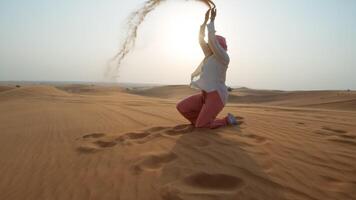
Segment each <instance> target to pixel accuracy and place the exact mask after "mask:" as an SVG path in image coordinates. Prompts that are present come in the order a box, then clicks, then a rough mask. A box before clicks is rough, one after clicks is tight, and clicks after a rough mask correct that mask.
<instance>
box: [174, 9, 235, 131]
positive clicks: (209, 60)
mask: <svg viewBox="0 0 356 200" xmlns="http://www.w3.org/2000/svg"><path fill="white" fill-rule="evenodd" d="M209 14H210V10H208V11H207V13H206V15H205V21H204V23H203V25H201V27H200V34H199V43H200V46H201V48H202V49H203V52H204V54H205V58H204V60H203V61H202V62H201V64H200V65H199V66H198V68H197V69H196V70H195V71H194V72H193V74H192V76H191V86H192V87H193V88H198V89H200V90H201V93H200V94H196V95H193V96H190V97H187V98H185V99H184V100H182V101H180V102H179V103H178V104H177V110H178V111H179V112H180V113H181V114H182V115H183V116H184V117H185V118H186V119H188V120H189V121H190V122H191V123H192V124H193V125H194V126H195V127H197V128H218V127H221V126H226V125H236V124H237V121H236V118H235V117H234V116H233V115H232V114H230V113H229V114H228V115H227V116H226V117H225V118H223V119H217V118H216V116H217V115H218V114H219V113H220V111H221V110H222V109H223V108H224V106H225V104H226V102H227V98H228V95H229V94H228V91H227V87H226V85H225V79H226V70H227V67H228V65H229V62H230V58H229V56H228V54H227V45H226V40H225V38H224V37H222V36H218V35H215V27H214V21H215V17H216V9H215V8H214V9H213V10H212V11H211V20H210V23H209V24H208V25H207V22H208V20H209ZM206 26H207V27H208V43H206V42H205V41H204V36H205V27H206ZM197 77H198V78H197Z"/></svg>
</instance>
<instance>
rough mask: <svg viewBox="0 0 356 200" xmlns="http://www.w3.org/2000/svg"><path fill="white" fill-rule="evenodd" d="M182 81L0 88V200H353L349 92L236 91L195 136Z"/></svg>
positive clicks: (353, 111) (355, 125) (354, 144)
mask: <svg viewBox="0 0 356 200" xmlns="http://www.w3.org/2000/svg"><path fill="white" fill-rule="evenodd" d="M196 92H197V91H195V90H192V89H190V88H189V87H188V86H184V85H174V86H157V87H145V88H141V87H130V88H125V87H119V86H117V85H111V86H109V85H105V86H104V85H100V84H57V85H56V84H25V85H23V84H20V85H18V86H17V87H16V84H9V83H3V84H1V86H0V113H1V114H0V137H1V139H0V177H1V178H0V199H4V200H5V199H6V200H13V199H31V200H32V199H33V200H39V199H66V200H68V199H85V200H87V199H105V200H110V199H121V200H134V199H137V200H159V199H162V200H190V199H192V200H193V199H194V200H215V199H221V200H232V199H234V200H236V199H249V200H252V199H254V200H257V199H261V200H268V199H270V200H276V199H290V200H297V199H303V200H304V199H305V200H317V199H323V200H353V199H356V92H355V91H276V90H254V89H249V88H236V89H233V90H232V91H231V93H230V97H229V103H228V104H227V106H226V107H225V108H224V110H223V112H222V113H221V115H220V116H221V117H222V116H224V115H226V113H228V112H231V113H233V114H235V115H236V116H238V118H239V120H240V122H241V123H242V124H241V125H239V126H231V127H226V128H220V129H213V130H210V129H196V128H193V127H192V126H190V125H189V124H187V122H186V120H185V119H184V118H183V117H182V116H181V115H179V114H178V112H177V111H176V108H175V105H176V103H177V101H179V100H180V99H181V98H183V97H185V96H187V95H190V94H194V93H196Z"/></svg>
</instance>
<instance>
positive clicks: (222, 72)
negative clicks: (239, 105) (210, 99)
mask: <svg viewBox="0 0 356 200" xmlns="http://www.w3.org/2000/svg"><path fill="white" fill-rule="evenodd" d="M207 27H208V40H209V42H208V44H207V43H206V42H205V41H204V32H205V31H204V30H205V27H204V26H202V27H201V29H202V28H203V29H204V30H201V32H200V33H203V34H200V38H199V42H200V46H201V47H202V49H203V52H204V54H205V58H204V60H203V61H202V62H201V63H200V65H199V66H198V67H197V69H196V70H195V71H194V72H193V73H192V75H191V78H192V80H191V83H190V85H191V87H193V88H197V89H201V90H204V91H206V92H212V91H214V90H217V92H218V93H219V95H220V97H221V99H222V101H223V103H224V105H225V104H226V102H227V98H228V96H229V93H228V91H227V87H226V85H225V79H226V70H227V67H228V65H229V62H230V58H229V56H228V54H227V52H226V51H225V50H224V49H223V48H222V47H221V46H220V44H219V43H218V41H217V39H216V36H215V32H216V31H215V26H214V22H210V23H209V24H208V25H207Z"/></svg>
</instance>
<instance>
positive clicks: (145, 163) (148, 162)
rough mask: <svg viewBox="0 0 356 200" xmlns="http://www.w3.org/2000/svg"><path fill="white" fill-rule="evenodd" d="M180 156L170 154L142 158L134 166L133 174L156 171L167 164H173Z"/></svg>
mask: <svg viewBox="0 0 356 200" xmlns="http://www.w3.org/2000/svg"><path fill="white" fill-rule="evenodd" d="M177 158H178V156H177V155H176V154H174V153H172V152H170V153H151V154H147V155H144V156H142V158H141V159H140V160H139V161H138V162H137V163H136V164H135V165H133V166H132V168H131V169H132V172H133V173H134V174H139V173H141V172H142V171H156V170H158V169H161V168H162V167H163V166H164V165H165V164H167V163H170V162H173V161H174V160H176V159H177Z"/></svg>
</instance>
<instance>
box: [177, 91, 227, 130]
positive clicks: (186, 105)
mask: <svg viewBox="0 0 356 200" xmlns="http://www.w3.org/2000/svg"><path fill="white" fill-rule="evenodd" d="M223 108H224V103H223V102H222V100H221V98H220V95H219V93H218V92H217V91H213V92H205V91H202V93H201V94H196V95H192V96H190V97H187V98H185V99H183V100H182V101H180V102H179V103H178V104H177V110H178V111H179V112H180V113H181V114H182V115H183V117H185V118H186V119H188V120H189V121H190V122H191V123H192V124H193V125H194V126H195V127H197V128H212V129H213V128H218V127H221V126H226V125H227V124H228V123H227V118H226V117H225V118H223V119H216V116H217V115H218V114H219V113H220V111H221V110H222V109H223Z"/></svg>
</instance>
